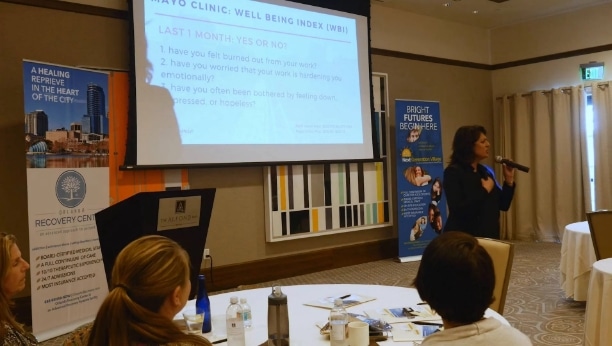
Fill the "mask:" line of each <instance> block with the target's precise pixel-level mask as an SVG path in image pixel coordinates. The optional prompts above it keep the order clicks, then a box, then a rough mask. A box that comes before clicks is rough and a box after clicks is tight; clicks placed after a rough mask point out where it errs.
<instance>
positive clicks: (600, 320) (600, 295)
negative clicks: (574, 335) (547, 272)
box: [584, 258, 612, 346]
mask: <svg viewBox="0 0 612 346" xmlns="http://www.w3.org/2000/svg"><path fill="white" fill-rule="evenodd" d="M611 320H612V258H606V259H602V260H599V261H597V262H595V263H593V270H592V271H591V281H590V284H589V295H588V298H587V306H586V312H585V314H584V344H585V345H586V346H599V345H612V328H610V321H611Z"/></svg>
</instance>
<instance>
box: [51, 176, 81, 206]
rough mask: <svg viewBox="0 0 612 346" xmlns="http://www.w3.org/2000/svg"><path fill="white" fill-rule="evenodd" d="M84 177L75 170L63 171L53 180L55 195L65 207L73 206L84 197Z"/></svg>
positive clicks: (79, 202)
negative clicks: (55, 180)
mask: <svg viewBox="0 0 612 346" xmlns="http://www.w3.org/2000/svg"><path fill="white" fill-rule="evenodd" d="M86 192H87V186H86V184H85V178H83V176H82V175H81V173H79V172H77V171H65V172H64V173H62V174H60V176H59V177H58V178H57V182H55V197H57V200H58V201H59V202H60V203H61V204H62V205H63V206H64V207H67V208H74V207H76V206H78V205H79V204H81V202H83V200H84V199H85V193H86Z"/></svg>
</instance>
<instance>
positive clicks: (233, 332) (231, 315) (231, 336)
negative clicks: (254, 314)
mask: <svg viewBox="0 0 612 346" xmlns="http://www.w3.org/2000/svg"><path fill="white" fill-rule="evenodd" d="M243 319H244V317H243V316H242V307H241V306H240V304H238V297H231V298H230V305H229V306H228V307H227V313H226V314H225V325H226V327H227V346H245V344H246V341H245V338H244V323H243Z"/></svg>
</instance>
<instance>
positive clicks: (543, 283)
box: [41, 242, 585, 346]
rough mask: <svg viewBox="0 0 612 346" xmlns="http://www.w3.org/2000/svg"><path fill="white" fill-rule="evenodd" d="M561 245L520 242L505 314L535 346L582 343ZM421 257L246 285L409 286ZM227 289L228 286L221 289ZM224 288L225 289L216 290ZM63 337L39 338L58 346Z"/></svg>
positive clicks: (579, 308) (580, 310) (581, 306)
mask: <svg viewBox="0 0 612 346" xmlns="http://www.w3.org/2000/svg"><path fill="white" fill-rule="evenodd" d="M560 256H561V244H558V243H526V242H520V243H516V246H515V254H514V262H513V266H512V275H511V277H510V286H509V288H508V295H507V297H506V306H505V309H504V314H503V315H504V317H505V318H506V319H507V320H508V321H509V322H510V323H511V324H512V325H513V326H515V327H516V328H518V329H520V330H521V331H522V332H523V333H525V334H527V335H528V336H529V337H530V338H531V341H532V342H533V345H534V346H539V345H555V346H559V345H563V346H565V345H582V339H583V331H584V310H585V303H584V302H575V301H573V300H572V299H566V298H565V297H564V294H563V290H562V289H561V285H560V283H559V278H560V273H559V260H560ZM418 265H419V262H408V263H399V262H395V261H393V260H382V261H376V262H370V263H365V264H360V265H355V266H350V267H345V268H340V269H333V270H326V271H322V272H317V273H312V274H307V275H300V276H295V277H290V278H286V279H281V280H276V281H274V282H263V283H260V284H256V285H249V286H248V287H241V288H242V289H244V288H256V287H268V286H271V285H272V284H273V283H278V284H280V285H284V286H286V285H301V284H332V283H358V284H377V285H389V286H405V287H409V286H411V283H412V280H413V278H414V276H415V274H416V271H417V268H418ZM223 292H227V291H223ZM218 293H221V292H218ZM63 339H64V338H63V337H62V336H60V337H57V338H55V339H52V340H48V341H46V342H43V343H41V345H43V346H59V345H61V344H62V341H63Z"/></svg>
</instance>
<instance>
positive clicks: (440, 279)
mask: <svg viewBox="0 0 612 346" xmlns="http://www.w3.org/2000/svg"><path fill="white" fill-rule="evenodd" d="M414 286H415V287H416V289H417V290H418V292H419V295H420V296H421V299H423V300H424V301H426V302H427V303H428V304H429V305H430V306H431V308H432V309H434V310H435V311H436V312H437V313H438V314H439V315H440V316H441V317H442V319H443V320H444V321H445V322H451V323H453V324H457V325H465V324H470V323H474V322H476V321H479V320H480V319H482V318H483V316H484V312H485V310H486V309H487V308H488V307H489V305H490V304H491V302H492V301H493V289H494V288H495V272H494V271H493V261H492V260H491V257H490V256H489V254H488V253H487V251H486V250H485V248H484V247H482V246H481V245H480V244H479V243H478V240H476V238H474V237H473V236H471V235H469V234H467V233H465V232H456V231H454V232H453V231H451V232H445V233H442V234H441V235H440V236H438V237H436V238H434V239H433V240H432V241H431V242H430V243H429V245H428V246H427V247H426V248H425V251H424V252H423V256H422V258H421V264H420V266H419V270H418V273H417V276H416V278H415V279H414Z"/></svg>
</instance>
